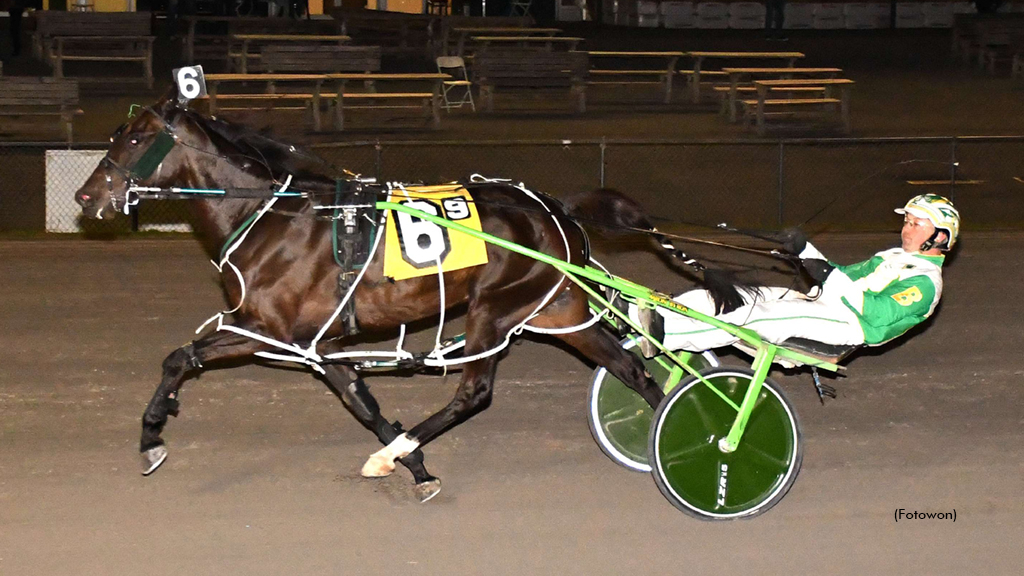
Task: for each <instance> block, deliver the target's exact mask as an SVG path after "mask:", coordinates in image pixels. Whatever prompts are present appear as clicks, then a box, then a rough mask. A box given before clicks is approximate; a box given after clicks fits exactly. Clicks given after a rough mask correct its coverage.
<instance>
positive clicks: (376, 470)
mask: <svg viewBox="0 0 1024 576" xmlns="http://www.w3.org/2000/svg"><path fill="white" fill-rule="evenodd" d="M512 301H513V300H512V298H511V297H510V296H509V295H508V294H506V293H505V292H503V291H500V290H496V291H494V292H493V293H492V295H491V296H490V297H489V298H478V299H477V301H476V302H470V307H469V313H468V314H467V316H466V347H465V354H466V356H473V355H476V354H480V353H483V352H487V351H489V350H491V349H493V348H494V347H496V346H499V345H500V344H501V343H502V341H503V340H504V338H505V335H506V334H507V333H508V332H509V331H510V330H511V329H512V328H513V327H514V326H515V325H516V324H518V323H519V322H521V321H522V320H524V319H525V314H528V313H529V311H530V309H529V308H527V307H523V308H521V309H520V310H519V311H518V312H517V313H516V315H512V314H510V313H509V312H508V310H507V306H508V303H509V302H512ZM527 302H528V303H529V300H527ZM503 304H504V305H503ZM502 314H509V315H507V316H502ZM497 363H498V354H493V355H491V356H487V357H485V358H481V359H479V360H475V361H473V362H469V363H467V364H465V368H464V369H463V371H462V381H461V383H460V384H459V388H458V390H457V391H456V393H455V398H454V399H452V401H451V402H449V403H448V405H447V406H445V407H444V408H442V409H441V410H440V411H439V412H437V413H435V414H433V415H431V416H430V417H429V418H427V419H426V420H424V421H423V422H421V423H419V424H417V425H416V426H414V427H413V428H412V429H411V430H409V431H408V432H406V433H404V434H401V435H400V436H398V437H397V438H395V439H394V441H392V442H391V443H390V444H388V445H387V446H385V447H384V448H382V449H381V450H379V451H377V452H376V453H374V454H373V455H371V456H370V458H369V459H368V460H367V461H366V464H364V465H363V470H362V474H363V476H367V477H379V476H387V475H388V474H391V472H392V471H394V469H395V462H394V461H395V459H396V458H404V457H406V456H408V455H409V454H410V453H412V452H413V451H414V450H416V449H418V448H419V447H420V446H422V445H423V444H426V443H427V442H430V441H431V440H433V439H434V438H437V437H438V436H439V435H441V433H442V432H444V431H445V430H447V429H448V428H450V427H452V426H454V425H456V424H458V423H460V422H462V421H464V420H466V419H468V418H469V417H470V416H472V415H474V414H476V413H477V412H480V411H481V410H483V409H484V408H486V407H487V406H488V405H489V404H490V403H491V392H492V390H493V387H494V372H495V367H496V366H497Z"/></svg>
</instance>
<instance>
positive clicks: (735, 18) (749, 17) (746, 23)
mask: <svg viewBox="0 0 1024 576" xmlns="http://www.w3.org/2000/svg"><path fill="white" fill-rule="evenodd" d="M764 21H765V8H764V4H762V3H760V2H732V3H730V4H729V28H737V29H742V30H757V29H759V28H764Z"/></svg>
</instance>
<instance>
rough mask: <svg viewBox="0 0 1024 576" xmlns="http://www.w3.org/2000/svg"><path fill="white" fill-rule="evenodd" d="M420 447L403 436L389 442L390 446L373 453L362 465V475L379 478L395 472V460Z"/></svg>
mask: <svg viewBox="0 0 1024 576" xmlns="http://www.w3.org/2000/svg"><path fill="white" fill-rule="evenodd" d="M419 445H420V443H419V442H417V441H415V440H410V439H409V437H407V436H406V435H405V434H402V435H400V436H399V437H398V438H395V439H394V440H392V441H391V444H388V445H387V446H385V447H383V448H381V449H380V450H378V451H376V452H374V453H373V455H371V456H370V458H369V459H368V460H367V461H366V464H363V470H362V475H363V476H364V477H366V478H381V477H383V476H387V475H389V474H391V473H392V472H394V471H395V459H397V458H405V457H406V456H408V455H409V454H410V453H412V451H413V450H415V449H416V448H417V447H418V446H419Z"/></svg>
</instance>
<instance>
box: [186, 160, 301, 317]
mask: <svg viewBox="0 0 1024 576" xmlns="http://www.w3.org/2000/svg"><path fill="white" fill-rule="evenodd" d="M291 183H292V175H291V174H289V175H288V177H287V178H285V180H284V184H282V185H281V188H280V189H279V190H278V191H277V192H278V193H281V192H284V191H285V190H287V189H288V186H290V185H291ZM276 203H277V197H276V196H275V197H274V198H271V199H270V200H268V201H267V203H266V204H264V205H263V207H262V208H260V211H259V212H258V213H257V214H256V217H255V218H253V219H252V221H251V222H249V225H248V226H247V227H246V228H245V231H244V232H242V233H241V234H239V235H238V238H237V239H236V240H235V242H234V243H233V244H231V246H228V249H227V250H225V251H224V256H222V257H221V259H220V262H212V263H213V265H214V266H215V267H216V268H217V271H218V272H220V273H222V274H223V273H224V265H225V264H227V265H228V266H230V267H231V270H232V271H233V272H234V273H235V277H236V278H238V285H239V286H241V288H242V295H241V297H239V298H238V304H236V305H235V307H234V308H232V309H231V310H225V311H223V312H218V313H216V314H214V315H213V316H211V317H210V318H209V319H207V320H206V322H203V323H202V325H200V326H199V328H197V329H196V334H199V333H200V332H202V331H203V328H206V326H207V325H208V324H209V323H210V322H213V321H214V320H217V326H218V330H219V329H220V328H219V327H220V326H221V325H222V321H223V318H224V315H225V314H231V313H232V312H237V311H238V309H239V308H241V307H242V303H244V302H245V279H244V278H242V272H241V271H240V270H239V269H238V267H237V266H235V265H234V263H232V262H231V254H233V253H234V252H235V250H237V249H238V247H239V246H241V245H242V242H245V239H246V238H247V237H248V236H249V232H251V231H252V229H253V227H254V226H256V223H257V222H259V221H260V218H263V215H264V214H266V213H267V212H269V211H270V209H271V208H272V207H273V206H274V204H276Z"/></svg>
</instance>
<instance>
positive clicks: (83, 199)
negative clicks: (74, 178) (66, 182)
mask: <svg viewBox="0 0 1024 576" xmlns="http://www.w3.org/2000/svg"><path fill="white" fill-rule="evenodd" d="M75 202H78V205H79V206H81V207H83V208H85V207H86V206H88V205H89V204H90V203H91V202H92V196H89V195H88V194H86V193H85V192H82V191H81V190H79V191H78V193H77V194H75Z"/></svg>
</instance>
